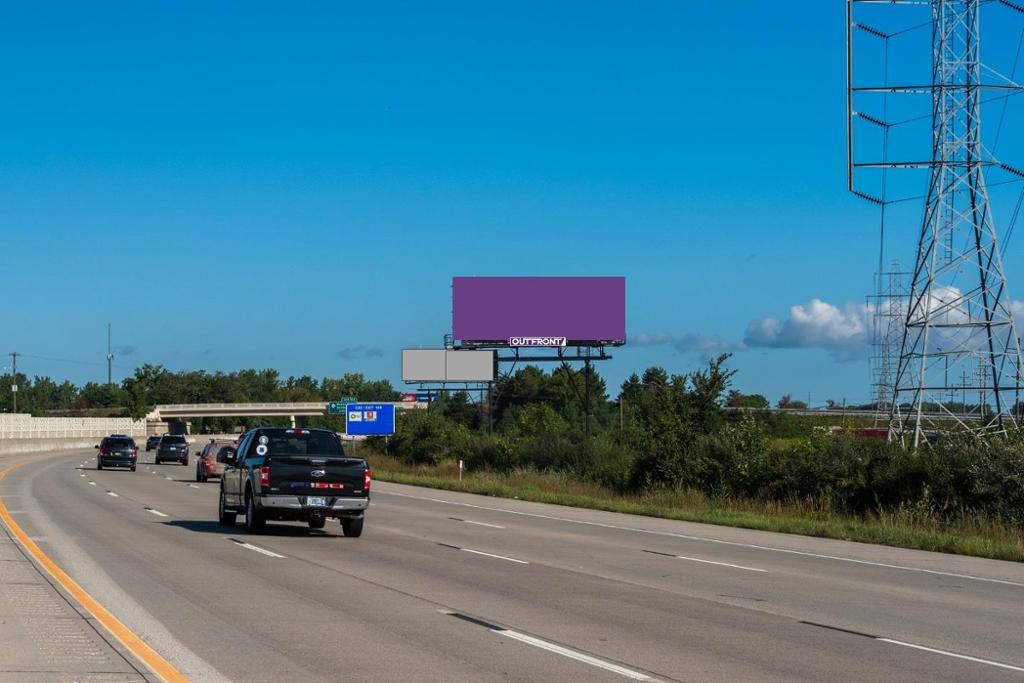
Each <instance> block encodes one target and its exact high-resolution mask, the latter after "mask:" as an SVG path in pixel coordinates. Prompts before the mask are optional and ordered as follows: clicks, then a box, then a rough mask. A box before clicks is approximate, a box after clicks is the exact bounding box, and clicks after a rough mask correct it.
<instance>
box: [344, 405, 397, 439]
mask: <svg viewBox="0 0 1024 683" xmlns="http://www.w3.org/2000/svg"><path fill="white" fill-rule="evenodd" d="M345 432H346V433H347V434H351V435H353V436H388V435H390V434H394V433H395V406H394V404H392V403H349V404H348V405H347V406H346V407H345Z"/></svg>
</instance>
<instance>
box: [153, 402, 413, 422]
mask: <svg viewBox="0 0 1024 683" xmlns="http://www.w3.org/2000/svg"><path fill="white" fill-rule="evenodd" d="M367 402H368V403H383V404H388V405H393V406H395V410H408V409H410V408H425V407H426V404H425V403H403V402H401V401H367ZM327 414H328V412H327V401H305V402H299V401H294V402H288V401H283V402H269V403H179V404H171V405H158V406H154V408H153V410H151V411H150V412H149V413H148V414H147V415H146V422H147V423H155V422H167V421H170V420H187V419H188V418H198V417H287V418H289V419H290V420H291V424H292V426H293V427H294V426H295V418H297V417H305V416H309V415H327Z"/></svg>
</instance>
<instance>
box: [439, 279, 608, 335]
mask: <svg viewBox="0 0 1024 683" xmlns="http://www.w3.org/2000/svg"><path fill="white" fill-rule="evenodd" d="M452 336H453V337H454V338H455V339H457V340H458V341H460V342H462V343H463V344H489V345H491V344H500V345H506V346H517V347H518V346H545V347H551V346H566V345H574V344H577V343H579V344H593V343H603V344H624V343H625V342H626V278H624V277H454V278H452Z"/></svg>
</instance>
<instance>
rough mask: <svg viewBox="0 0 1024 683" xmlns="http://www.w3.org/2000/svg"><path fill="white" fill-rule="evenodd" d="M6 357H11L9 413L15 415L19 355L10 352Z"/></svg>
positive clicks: (16, 408)
mask: <svg viewBox="0 0 1024 683" xmlns="http://www.w3.org/2000/svg"><path fill="white" fill-rule="evenodd" d="M7 355H8V356H10V357H11V403H12V409H11V412H12V413H16V412H18V356H20V355H21V354H20V353H18V352H17V351H11V352H10V353H9V354H7Z"/></svg>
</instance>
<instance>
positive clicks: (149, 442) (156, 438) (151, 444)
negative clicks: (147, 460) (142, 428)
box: [146, 434, 160, 452]
mask: <svg viewBox="0 0 1024 683" xmlns="http://www.w3.org/2000/svg"><path fill="white" fill-rule="evenodd" d="M158 445H160V435H159V434H155V435H153V436H151V437H149V438H148V439H146V451H147V452H149V451H151V450H153V449H154V448H156V447H157V446H158Z"/></svg>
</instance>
